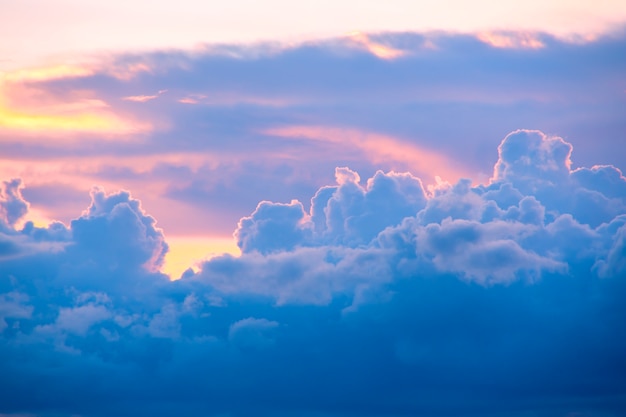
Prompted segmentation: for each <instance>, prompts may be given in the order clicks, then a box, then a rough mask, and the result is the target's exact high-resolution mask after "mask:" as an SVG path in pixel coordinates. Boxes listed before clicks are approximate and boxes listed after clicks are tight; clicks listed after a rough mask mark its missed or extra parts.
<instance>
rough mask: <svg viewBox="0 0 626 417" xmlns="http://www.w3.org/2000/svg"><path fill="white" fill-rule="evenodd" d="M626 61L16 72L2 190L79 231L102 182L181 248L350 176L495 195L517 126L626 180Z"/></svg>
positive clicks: (441, 59)
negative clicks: (467, 183)
mask: <svg viewBox="0 0 626 417" xmlns="http://www.w3.org/2000/svg"><path fill="white" fill-rule="evenodd" d="M625 48H626V37H625V36H624V32H615V33H611V34H607V35H604V36H601V37H597V38H595V39H591V38H590V39H583V38H579V39H570V40H564V39H560V38H556V37H554V36H553V35H550V34H546V33H535V32H523V33H520V32H498V33H480V34H454V33H412V32H407V33H379V34H351V35H347V36H343V37H336V38H328V39H325V40H318V41H303V42H299V43H291V44H287V43H279V42H274V43H272V42H266V43H257V44H251V45H232V44H222V45H215V44H207V45H202V46H200V47H198V48H196V49H194V50H193V51H181V50H162V51H152V52H136V53H127V54H123V53H120V54H108V55H105V56H102V55H95V56H91V57H90V58H89V59H86V58H85V59H84V61H80V60H78V61H77V63H76V64H75V65H68V64H67V63H64V65H59V66H52V67H49V68H40V69H35V70H30V71H27V70H23V71H15V72H11V73H7V74H4V75H3V77H2V79H1V86H0V87H1V90H0V95H1V97H0V154H1V156H0V177H2V178H17V177H19V178H22V180H23V181H24V183H25V184H26V188H25V189H24V190H23V194H24V196H25V197H26V198H27V199H28V200H29V201H30V203H31V211H30V212H29V214H30V215H34V213H36V212H37V210H39V211H40V214H41V216H42V217H47V218H48V219H59V220H63V221H65V222H66V223H68V222H69V221H70V220H71V219H73V218H74V216H75V213H77V212H79V211H80V210H82V209H83V208H84V206H85V204H88V200H86V198H85V197H86V194H85V193H84V190H85V189H89V188H90V187H91V186H92V185H93V184H99V185H102V186H104V187H106V188H107V189H112V190H117V189H130V190H133V193H134V195H135V196H136V197H137V198H140V199H141V201H142V203H143V204H144V206H145V207H146V209H148V210H149V211H150V213H152V214H153V215H154V216H155V217H157V218H158V219H159V221H160V224H161V225H162V226H163V227H165V228H167V230H168V233H169V234H170V235H172V236H178V237H180V236H190V235H192V236H198V235H206V234H216V235H220V236H222V237H224V236H229V235H230V234H231V232H232V230H233V229H234V228H235V227H236V225H237V222H238V220H239V219H240V218H241V217H243V216H245V215H247V214H249V213H251V211H252V210H253V209H254V207H255V206H256V204H257V203H258V202H259V201H261V200H265V199H267V200H271V201H277V202H281V203H289V202H290V201H291V200H292V199H298V200H299V201H301V202H303V204H304V209H305V210H306V211H308V210H309V208H310V207H309V206H308V204H309V199H310V197H311V195H313V194H314V193H315V192H316V190H318V189H319V188H320V187H322V186H324V185H327V184H329V183H331V182H332V181H333V173H334V169H335V167H350V168H351V169H352V170H354V171H356V172H359V174H360V175H361V176H362V177H363V178H364V179H365V178H369V177H373V176H374V174H375V172H376V171H377V170H382V171H384V172H390V171H396V172H405V171H410V172H411V173H413V175H416V176H419V177H420V178H421V179H422V180H423V182H424V184H425V186H428V184H434V183H436V180H435V176H439V177H441V178H442V179H443V180H444V181H449V182H451V183H456V182H457V180H458V179H459V178H461V177H469V178H472V179H473V180H475V181H476V182H486V181H487V180H488V179H489V177H491V175H492V172H491V165H492V164H493V161H494V160H495V158H497V154H496V147H497V145H498V143H499V141H500V139H501V138H502V137H503V136H504V135H506V134H507V133H508V132H509V131H510V130H511V129H512V128H518V127H519V128H524V127H532V128H537V129H540V130H542V131H544V132H548V133H551V134H553V133H558V134H560V135H562V136H563V137H564V138H566V139H567V141H568V142H570V143H572V144H573V145H574V146H576V149H577V154H576V155H575V158H574V159H573V162H572V167H573V168H577V167H581V166H594V165H596V164H599V163H606V164H611V165H614V166H616V167H618V168H619V169H621V170H622V171H624V170H626V166H625V165H624V161H626V153H625V152H626V148H624V147H620V146H615V144H616V143H617V142H618V141H620V140H621V138H622V137H623V132H624V131H625V129H626V125H625V124H624V123H625V122H624V117H623V115H624V114H625V113H626V94H625V93H624V92H625V91H626V84H625V83H624V79H623V74H624V73H625V72H626V59H624V54H623V53H622V52H623V50H624V49H625ZM468 144H471V145H468ZM510 169H517V168H514V167H511V168H510ZM503 175H504V174H503ZM592 176H593V175H592ZM587 180H588V179H587ZM53 188H54V189H56V190H57V191H56V192H55V193H51V192H46V191H47V190H50V189H53ZM242 188H244V189H246V191H245V192H241V190H242ZM172 207H173V208H174V209H171V208H172Z"/></svg>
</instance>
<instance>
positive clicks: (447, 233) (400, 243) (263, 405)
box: [0, 131, 626, 417]
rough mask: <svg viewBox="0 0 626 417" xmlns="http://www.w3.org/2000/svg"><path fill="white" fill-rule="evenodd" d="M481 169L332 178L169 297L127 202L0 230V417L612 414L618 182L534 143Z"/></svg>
mask: <svg viewBox="0 0 626 417" xmlns="http://www.w3.org/2000/svg"><path fill="white" fill-rule="evenodd" d="M499 150H500V153H499V159H498V161H497V162H496V164H495V169H494V177H493V179H492V181H491V182H490V183H489V184H488V185H472V183H471V181H469V180H461V181H459V182H458V183H456V184H447V183H445V182H440V183H439V184H437V185H436V186H435V187H431V188H430V189H427V190H425V189H424V187H423V186H422V183H421V181H420V180H419V179H418V178H416V177H414V176H412V175H410V174H398V173H383V172H377V173H375V174H374V175H373V176H372V178H370V179H369V180H368V181H361V179H360V177H359V175H358V174H357V173H356V172H354V171H352V170H350V169H347V168H338V169H337V170H336V184H335V185H332V186H326V187H323V188H321V189H320V190H319V191H318V192H317V193H316V194H315V195H314V196H313V198H312V202H311V206H310V208H309V209H306V208H305V207H304V206H303V205H302V204H301V203H299V202H298V201H293V202H291V203H289V204H285V203H272V202H269V201H264V202H261V203H260V204H259V205H258V206H257V209H256V210H255V211H254V212H253V213H252V214H251V215H250V216H248V217H244V218H242V219H241V222H240V224H239V227H238V229H237V231H236V233H235V235H236V238H237V239H238V243H239V245H240V247H241V248H242V249H243V250H242V252H243V254H242V256H241V257H238V258H237V257H232V256H228V255H224V256H221V257H217V258H214V259H212V260H209V261H207V262H205V263H204V264H203V265H202V268H201V270H200V271H198V272H197V273H193V272H189V273H187V274H185V277H184V278H183V279H181V280H179V281H174V282H169V281H167V280H165V277H164V276H163V275H162V274H160V273H158V272H154V271H152V269H153V268H155V267H157V266H158V265H159V263H160V261H161V260H162V257H163V255H164V253H165V252H166V251H167V245H166V243H165V241H164V236H163V233H162V232H161V231H160V229H158V228H156V224H155V220H154V219H153V218H152V217H151V216H149V215H147V214H146V213H145V212H144V211H143V210H142V208H141V205H140V202H139V201H138V200H136V199H134V198H132V197H131V195H130V194H129V193H128V192H124V191H122V192H118V193H113V194H108V195H107V194H106V193H104V191H103V190H101V189H98V188H96V189H94V190H93V191H92V193H91V198H92V203H91V205H90V207H89V208H88V209H87V210H86V211H85V212H84V213H83V214H82V215H81V216H80V217H79V218H77V219H75V220H74V221H72V222H71V223H70V225H69V227H66V226H64V225H63V224H60V223H54V224H52V225H50V226H49V227H47V228H38V227H35V226H33V225H32V224H30V223H28V224H26V225H25V226H24V227H23V228H18V229H16V227H15V226H14V223H15V222H12V223H9V222H7V221H6V220H5V224H4V228H3V229H2V230H0V238H1V240H0V242H1V243H0V248H2V250H3V252H2V253H3V255H2V257H1V258H0V334H1V337H0V358H2V359H0V392H1V393H2V397H1V398H2V401H1V402H0V413H3V414H5V415H22V414H29V415H41V416H70V415H77V414H78V415H84V416H110V415H119V416H131V415H155V416H166V415H172V414H177V415H182V416H219V415H232V416H252V415H283V416H296V415H297V416H300V415H305V416H306V415H310V416H361V415H364V416H381V417H382V416H404V415H432V416H459V417H461V416H476V415H481V416H482V415H506V416H515V417H518V416H519V417H521V416H527V415H533V416H539V417H543V416H546V417H548V416H550V417H551V416H562V417H566V416H572V415H584V416H594V417H595V416H602V417H604V416H609V417H617V416H621V415H623V414H624V412H625V411H626V401H625V400H624V398H626V391H625V387H626V361H625V360H624V352H625V351H626V336H624V332H623V331H622V330H623V319H624V317H626V308H625V307H624V303H623V299H624V296H625V295H626V281H625V278H626V264H625V262H624V259H626V193H624V187H625V185H626V179H625V178H624V177H623V176H622V175H621V173H620V171H619V170H618V169H617V168H615V167H611V166H602V167H595V168H591V169H578V170H572V168H571V165H570V164H569V162H568V161H569V158H570V155H571V153H572V147H571V145H570V144H569V143H567V142H566V141H565V140H563V139H561V138H556V137H549V136H546V135H544V134H542V133H541V132H538V131H516V132H513V133H511V134H509V135H508V136H506V137H505V138H504V140H503V141H502V143H501V145H500V148H499ZM6 184H14V185H13V186H12V187H13V188H11V189H12V190H14V191H5V195H7V196H8V195H12V197H10V198H6V197H5V200H11V201H13V203H12V204H14V206H15V207H27V204H26V202H25V201H24V200H23V198H21V196H20V195H19V193H18V192H17V191H16V190H18V189H19V187H18V185H19V181H12V182H9V183H6ZM7 187H8V186H7ZM581 193H587V194H589V193H591V194H593V195H596V196H597V198H589V199H581V198H579V195H580V194H581ZM607 201H608V202H610V204H609V206H610V207H609V208H607ZM603 207H604V210H602V208H603ZM5 210H6V209H5ZM611 210H612V211H611ZM22 211H23V210H22V209H21V208H20V209H19V210H17V213H22Z"/></svg>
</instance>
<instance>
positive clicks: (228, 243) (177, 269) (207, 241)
mask: <svg viewBox="0 0 626 417" xmlns="http://www.w3.org/2000/svg"><path fill="white" fill-rule="evenodd" d="M165 240H166V242H167V244H168V245H169V247H170V249H169V251H168V253H167V255H166V256H165V265H164V266H163V268H161V271H162V272H163V273H165V274H168V275H169V276H170V279H172V280H176V279H179V278H180V276H181V274H182V273H183V272H185V270H187V268H190V267H194V266H195V265H196V264H197V263H199V262H202V261H203V260H206V259H210V258H212V257H215V256H218V255H222V254H225V253H228V254H231V255H235V256H239V255H240V254H241V251H240V250H239V247H238V246H237V244H236V243H235V239H233V238H232V237H196V236H194V237H184V236H182V237H181V236H174V237H166V239H165Z"/></svg>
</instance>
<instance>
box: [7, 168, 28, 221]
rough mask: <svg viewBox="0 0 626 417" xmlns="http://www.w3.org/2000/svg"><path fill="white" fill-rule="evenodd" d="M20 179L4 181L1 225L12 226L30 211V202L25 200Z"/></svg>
mask: <svg viewBox="0 0 626 417" xmlns="http://www.w3.org/2000/svg"><path fill="white" fill-rule="evenodd" d="M22 188H23V185H22V182H21V180H20V179H13V180H11V181H3V182H2V185H1V187H0V226H4V227H7V226H8V227H11V226H13V225H15V223H17V221H18V220H20V219H21V218H22V217H24V215H25V214H26V212H27V211H28V203H27V202H26V201H24V198H23V197H22V193H21V190H22Z"/></svg>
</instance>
